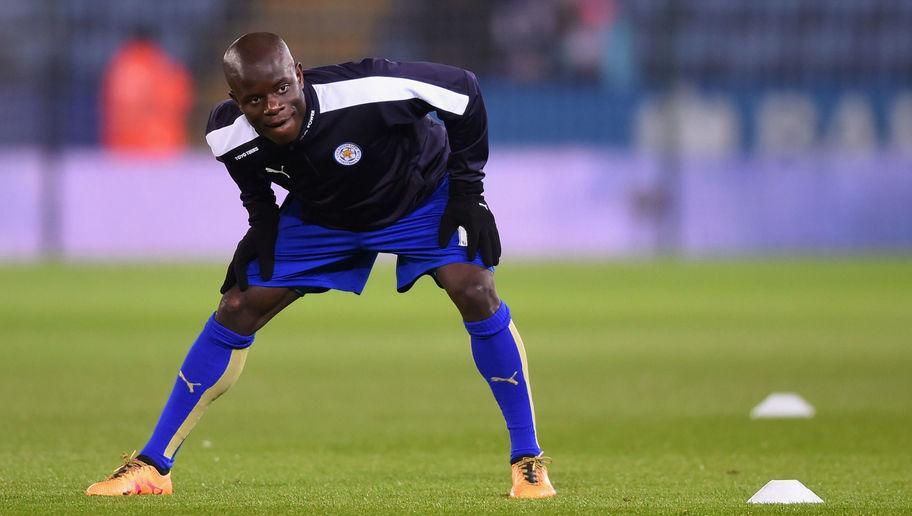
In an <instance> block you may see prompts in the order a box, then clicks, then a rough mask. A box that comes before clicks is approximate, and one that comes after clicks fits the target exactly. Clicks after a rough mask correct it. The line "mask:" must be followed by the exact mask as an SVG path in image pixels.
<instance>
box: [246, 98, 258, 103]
mask: <svg viewBox="0 0 912 516" xmlns="http://www.w3.org/2000/svg"><path fill="white" fill-rule="evenodd" d="M247 102H248V103H250V104H259V103H260V97H250V98H249V99H248V100H247Z"/></svg>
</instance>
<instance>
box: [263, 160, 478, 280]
mask: <svg viewBox="0 0 912 516" xmlns="http://www.w3.org/2000/svg"><path fill="white" fill-rule="evenodd" d="M447 184H448V182H447V180H446V178H444V179H443V181H441V182H440V185H439V186H438V187H437V190H435V191H434V193H433V194H432V195H431V197H430V198H429V199H428V200H427V201H425V203H424V204H422V205H421V206H419V207H418V208H416V209H415V210H414V211H413V212H411V213H409V214H408V215H406V216H405V217H402V218H401V219H399V220H398V221H396V222H395V223H393V224H392V225H390V226H387V227H385V228H382V229H377V230H374V231H363V232H355V231H345V230H341V229H329V228H326V227H323V226H318V225H316V224H308V223H306V222H303V221H302V220H301V218H300V217H299V215H298V214H299V213H301V205H300V202H299V201H297V200H294V199H291V200H289V201H288V202H286V203H285V204H284V205H283V206H282V210H281V213H280V218H279V235H278V239H277V240H276V248H275V271H274V273H273V275H272V279H271V280H269V281H264V280H263V279H262V278H261V277H260V265H259V263H258V262H257V260H254V261H252V262H251V263H250V266H249V267H248V268H247V275H248V281H249V283H250V284H251V285H258V286H262V287H286V288H290V289H294V290H297V291H298V292H300V293H307V292H326V291H327V290H329V289H335V290H344V291H347V292H354V293H355V294H360V293H361V291H362V290H364V285H365V284H366V283H367V278H368V276H369V275H370V271H371V267H372V266H373V265H374V260H375V259H376V258H377V253H391V254H395V255H396V256H397V261H396V283H397V285H396V287H397V290H398V291H399V292H405V291H407V290H408V289H410V288H412V285H413V284H414V283H415V281H417V280H418V278H420V277H421V276H422V275H424V274H429V273H433V271H435V270H436V269H437V268H438V267H441V266H443V265H447V264H450V263H474V264H476V265H478V266H480V267H484V263H483V262H482V261H481V256H480V255H479V256H476V257H475V259H474V260H469V259H468V257H467V256H466V248H465V245H464V242H463V245H460V242H459V234H458V233H459V232H457V233H454V234H453V237H452V238H451V239H450V245H449V246H447V247H446V248H444V249H441V248H440V247H439V246H438V245H437V232H438V228H439V226H440V217H441V216H442V215H443V210H444V208H445V207H446V203H447V200H448V197H449V195H448V188H447ZM489 270H491V271H493V270H494V268H493V267H490V268H489Z"/></svg>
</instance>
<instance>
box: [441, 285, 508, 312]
mask: <svg viewBox="0 0 912 516" xmlns="http://www.w3.org/2000/svg"><path fill="white" fill-rule="evenodd" d="M452 297H453V301H454V302H455V303H456V306H457V307H458V308H459V311H460V312H462V315H463V316H464V317H465V318H466V319H467V320H469V319H476V320H477V319H483V318H487V317H490V316H491V315H492V314H494V312H496V311H497V309H498V308H499V307H500V298H498V297H497V291H496V290H495V289H494V282H493V281H490V279H489V278H485V277H482V278H473V279H472V280H470V281H466V282H464V283H462V284H461V285H459V286H458V288H457V289H455V292H452Z"/></svg>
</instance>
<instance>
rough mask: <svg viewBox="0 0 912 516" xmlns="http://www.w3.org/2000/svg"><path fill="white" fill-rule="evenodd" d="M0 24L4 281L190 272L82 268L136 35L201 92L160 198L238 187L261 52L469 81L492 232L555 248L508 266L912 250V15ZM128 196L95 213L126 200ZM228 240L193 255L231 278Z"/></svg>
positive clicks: (203, 8)
mask: <svg viewBox="0 0 912 516" xmlns="http://www.w3.org/2000/svg"><path fill="white" fill-rule="evenodd" d="M0 23H2V25H3V27H5V30H4V31H2V33H0V42H2V43H3V44H2V45H0V64H2V67H3V70H4V73H3V74H2V75H0V93H2V96H3V99H4V100H5V101H4V102H2V103H0V115H2V116H3V118H4V119H5V120H8V121H15V123H4V124H0V145H2V146H3V147H4V148H6V149H8V150H7V151H5V152H4V154H5V155H4V157H2V158H0V176H2V177H3V181H4V184H5V185H6V186H5V188H4V191H3V192H2V193H0V198H2V199H3V200H4V201H6V202H4V206H3V207H0V214H2V215H3V217H2V219H4V222H0V230H2V231H0V233H2V234H3V236H0V257H4V256H6V257H25V258H31V257H37V256H42V255H54V254H58V255H63V256H65V257H66V256H85V257H98V256H109V255H113V256H123V257H140V258H144V257H150V256H163V257H167V256H184V254H182V253H181V246H182V245H184V243H185V240H186V239H182V240H180V239H179V241H175V242H171V243H169V242H167V241H165V240H162V241H161V242H158V243H157V244H155V245H152V248H151V249H146V248H144V249H145V251H142V253H140V252H139V251H135V247H134V246H131V245H126V244H124V240H123V237H118V238H113V237H112V240H111V241H110V242H107V243H106V244H105V245H102V246H101V247H98V248H96V247H90V248H85V246H81V245H80V243H79V242H80V238H81V237H80V236H79V234H78V233H74V231H75V230H74V229H73V228H74V227H82V226H83V225H85V224H83V222H85V221H88V220H91V219H92V218H93V217H99V218H103V217H104V216H106V214H104V213H98V211H97V205H90V204H88V201H85V202H81V201H80V199H73V198H72V196H73V195H76V194H77V189H73V188H70V186H67V185H74V184H79V183H81V182H82V181H86V180H92V181H97V182H110V181H109V180H108V179H106V178H105V176H104V175H103V174H102V176H98V174H99V173H100V172H99V170H97V169H98V168H99V167H105V170H106V171H107V172H108V173H111V174H120V175H123V174H129V173H131V172H134V173H135V169H137V168H149V167H148V165H147V164H145V163H140V161H142V159H143V158H141V157H133V158H132V160H133V161H132V162H131V161H130V158H128V157H125V156H120V157H119V158H118V160H115V161H112V160H111V157H110V156H106V155H105V152H104V151H103V150H100V143H99V142H100V141H101V140H100V134H101V132H102V131H101V127H100V124H101V117H100V116H99V113H100V102H101V93H100V92H101V79H102V77H103V75H104V71H105V69H106V66H107V65H108V63H109V62H110V60H111V58H112V56H113V55H114V54H115V52H117V50H118V49H119V48H120V47H121V46H122V45H123V44H124V43H125V42H127V41H129V40H130V39H131V38H132V37H134V36H135V35H136V34H137V33H138V32H140V31H142V32H143V33H146V34H152V35H153V36H154V38H155V40H156V41H158V42H159V44H160V45H161V46H162V48H163V49H164V50H165V51H166V52H167V53H168V54H169V55H171V56H172V57H173V58H174V59H175V60H177V61H178V62H180V63H182V64H183V65H185V66H186V67H187V68H188V69H189V70H190V72H191V74H192V77H193V83H194V84H195V98H194V104H193V107H192V109H191V111H190V113H191V114H190V116H189V118H188V120H187V125H188V127H189V134H190V135H191V137H190V140H191V148H190V149H188V150H187V157H186V159H182V158H181V159H178V158H174V159H178V161H180V162H179V163H178V162H176V161H174V160H172V161H171V162H169V163H167V164H160V165H161V169H162V170H161V171H160V173H159V175H160V176H161V177H163V178H165V177H166V176H168V175H169V174H174V175H176V176H177V177H184V176H186V175H187V174H193V173H199V174H203V175H205V177H206V178H211V181H212V183H213V185H214V184H215V183H218V182H224V176H222V175H220V174H219V171H218V167H217V164H216V163H215V162H214V161H211V160H209V162H210V163H209V164H208V165H203V166H201V165H200V163H203V162H205V160H203V159H202V157H201V156H202V155H204V154H205V152H206V149H205V148H204V147H203V146H204V140H203V138H202V132H203V126H204V124H205V119H206V116H207V114H208V110H209V108H210V107H211V106H212V104H213V103H214V102H217V101H218V100H220V99H222V98H224V96H225V86H224V85H223V82H222V78H221V73H220V67H219V59H220V56H221V52H222V50H223V49H224V48H225V47H226V46H227V44H228V43H230V42H231V41H232V40H233V39H234V38H236V37H237V36H238V35H240V34H242V33H244V32H248V31H253V30H270V31H274V32H277V33H280V34H282V35H283V36H284V37H285V38H286V39H287V41H288V43H289V45H290V46H291V48H292V51H293V53H294V54H295V55H296V56H297V57H298V58H299V59H300V60H301V61H302V62H303V63H304V64H305V66H316V65H320V64H328V63H334V62H339V61H344V60H351V59H357V58H360V57H364V56H368V55H374V56H384V57H390V58H394V59H420V60H432V61H441V62H447V63H451V64H455V65H459V66H463V67H466V68H469V69H472V70H473V71H475V72H476V73H477V74H478V76H479V77H480V78H481V82H482V86H483V88H484V90H485V95H486V101H487V105H488V110H489V115H490V118H491V131H490V134H491V139H492V142H493V144H494V152H493V153H492V159H491V163H490V166H489V173H490V174H491V175H492V176H494V177H498V178H500V179H492V181H491V185H490V189H491V191H492V195H496V196H497V197H499V198H498V199H497V202H495V203H494V206H495V209H496V210H497V213H498V217H499V218H500V219H501V220H502V221H503V223H504V224H507V225H511V224H514V223H517V224H520V223H521V222H522V221H523V220H526V221H528V218H527V217H528V216H531V215H536V214H537V217H536V219H535V222H536V223H537V224H538V226H539V227H541V228H544V229H542V233H543V235H542V236H540V237H533V236H529V235H528V234H526V235H525V236H522V237H520V236H517V235H516V232H519V231H521V229H517V230H515V231H513V230H507V231H505V232H504V233H505V234H506V235H508V236H507V237H506V238H507V244H511V242H510V241H509V240H510V239H511V238H512V239H513V241H512V244H514V245H512V246H511V245H508V246H507V252H508V253H509V252H510V250H511V249H513V250H514V252H516V253H517V254H521V255H530V256H531V255H549V254H552V253H554V252H556V251H557V249H558V248H559V247H560V246H561V245H562V244H563V242H562V241H561V239H560V236H562V235H569V234H572V233H574V232H573V229H574V228H576V227H578V226H587V227H588V228H589V230H590V231H591V232H590V233H589V235H588V236H587V237H583V236H580V237H578V238H577V237H574V239H573V240H572V241H573V242H574V243H573V246H572V247H571V248H572V249H574V250H575V251H578V252H579V254H582V255H594V256H605V255H609V254H610V255H626V254H648V255H651V254H655V253H683V254H693V255H705V254H720V253H721V254H730V253H736V254H743V253H757V252H759V253H770V252H774V253H780V252H808V251H811V252H829V251H834V250H835V251H839V252H857V251H871V250H874V251H882V250H891V251H896V250H907V249H909V248H910V247H912V224H909V223H908V222H907V220H908V213H909V212H908V208H907V207H908V206H909V205H912V179H910V178H909V174H908V170H909V168H910V167H909V165H910V164H912V67H910V66H909V63H910V59H912V38H909V37H908V28H909V27H910V26H912V3H910V2H898V1H895V0H845V1H838V2H837V1H832V0H804V1H801V2H795V1H792V0H766V1H763V2H751V1H748V0H496V1H486V0H452V1H446V2H442V1H441V2H428V1H423V0H335V1H325V2H322V1H320V2H317V1H315V2H306V3H302V2H296V1H292V0H261V1H242V0H230V1H216V0H192V1H185V0H180V1H179V0H158V1H156V2H146V1H142V0H68V1H55V0H36V1H26V0H12V1H11V2H6V3H5V4H4V9H2V10H0ZM530 153H532V154H531V155H534V156H537V157H539V158H540V159H537V160H533V161H530V160H529V159H527V158H528V156H529V155H530ZM152 168H155V167H152ZM190 169H192V170H190ZM555 180H557V181H561V180H565V181H566V182H567V183H566V188H559V190H561V192H562V195H564V196H565V197H563V198H560V199H548V198H546V197H545V195H546V194H547V193H548V190H547V188H548V186H547V185H548V184H551V183H553V182H554V181H555ZM162 181H163V182H162V185H167V184H169V183H168V181H169V180H168V179H163V180H162ZM201 181H202V182H203V183H201V185H200V188H201V190H200V192H198V193H197V195H199V196H206V197H208V194H206V193H205V192H207V191H211V190H212V188H215V186H213V185H209V184H208V183H206V180H205V179H203V180H201ZM114 183H118V182H117V181H115V182H114ZM112 184H113V183H112ZM131 184H132V183H130V182H129V181H127V182H126V183H125V184H124V186H123V188H124V189H125V190H124V191H123V192H121V193H112V191H110V190H104V189H99V190H97V192H98V195H99V198H98V199H94V200H93V201H92V202H103V200H104V198H105V196H109V195H124V196H130V195H135V194H136V192H133V191H131V186H130V185H131ZM530 185H539V187H540V188H545V190H542V191H532V188H533V187H532V186H530ZM571 185H572V186H571ZM229 186H230V185H229ZM165 187H166V186H161V188H165ZM49 188H50V189H51V190H50V191H49V190H48V189H49ZM143 188H146V189H147V192H148V193H147V195H143V196H140V197H143V198H147V199H148V204H143V203H142V202H139V203H138V204H137V203H136V202H134V203H133V206H136V213H135V214H133V215H132V216H135V217H143V214H144V213H146V214H147V215H146V216H147V217H148V218H149V221H148V224H147V225H148V226H150V227H154V226H156V225H161V224H162V222H161V221H160V220H157V219H155V218H154V216H152V215H148V213H149V212H150V211H154V208H155V207H156V206H157V205H158V203H160V202H161V200H160V199H158V198H156V186H155V185H154V184H152V183H149V182H148V181H146V182H145V183H144V184H143ZM517 188H522V189H523V190H525V191H527V194H528V195H529V196H531V197H530V198H535V199H539V200H540V202H542V203H546V204H547V203H552V204H559V205H562V206H567V205H575V206H577V207H578V211H579V213H576V214H571V215H568V214H566V213H565V212H562V211H560V210H557V209H551V208H544V209H541V208H540V207H538V209H536V210H534V213H532V214H530V213H527V212H528V211H529V210H527V209H526V208H525V207H524V206H522V205H521V204H518V203H510V198H511V197H514V196H511V195H509V194H510V192H511V191H515V190H516V189H517ZM55 189H56V190H55ZM219 191H220V192H221V191H222V190H219ZM78 195H80V196H83V197H82V199H86V197H85V196H86V195H88V194H87V193H86V192H85V191H82V190H78ZM228 197H229V198H227V199H226V198H224V196H223V197H222V198H218V199H211V202H212V203H213V204H219V203H224V205H225V208H224V209H223V208H217V209H215V208H213V209H212V210H211V212H213V213H221V212H222V211H224V212H225V213H228V210H230V209H232V207H233V204H232V203H233V202H234V201H233V199H232V198H230V195H229V196H228ZM498 202H499V204H498ZM207 203H208V199H207ZM89 206H96V208H95V209H94V210H95V211H93V209H91V208H89ZM219 206H221V204H219ZM235 211H236V210H235ZM238 215H239V217H238V218H239V220H240V222H239V223H238V224H239V225H242V222H243V221H242V216H241V215H242V214H238ZM183 216H187V217H191V216H192V213H190V212H187V213H185V214H184V215H183ZM11 219H12V220H15V221H16V222H15V224H11V223H9V222H6V221H8V220H11ZM72 219H75V220H77V221H79V222H74V223H70V222H68V220H72ZM593 221H596V222H597V223H595V222H593ZM68 224H69V225H68ZM145 226H146V225H137V226H136V227H137V228H139V227H145ZM593 226H594V227H593ZM238 231H239V230H238V229H237V228H236V227H232V228H229V230H228V231H226V234H224V235H222V236H221V237H219V238H216V239H215V240H214V241H212V245H211V246H208V247H204V248H200V249H196V251H194V252H191V253H189V254H188V255H189V256H193V257H205V256H218V255H220V254H221V253H222V252H223V251H224V250H226V249H230V247H231V245H232V241H233V240H234V238H235V237H234V236H232V235H235V234H236V233H238ZM127 233H129V231H127ZM526 233H528V232H526ZM153 234H154V232H153ZM509 235H514V236H512V237H511V236H509ZM146 237H147V238H151V241H152V242H154V241H155V239H154V238H153V237H149V233H146ZM162 238H165V235H162ZM568 238H569V237H568ZM130 249H133V251H129V252H128V251H127V250H130ZM118 250H120V251H123V252H118ZM156 250H157V251H160V252H154V251H156ZM146 253H151V254H146Z"/></svg>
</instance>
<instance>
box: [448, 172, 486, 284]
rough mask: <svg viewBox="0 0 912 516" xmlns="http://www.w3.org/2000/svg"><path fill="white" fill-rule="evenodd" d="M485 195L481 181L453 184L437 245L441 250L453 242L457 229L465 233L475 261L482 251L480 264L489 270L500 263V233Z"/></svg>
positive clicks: (470, 253) (468, 249)
mask: <svg viewBox="0 0 912 516" xmlns="http://www.w3.org/2000/svg"><path fill="white" fill-rule="evenodd" d="M481 193H482V186H481V183H480V182H475V183H468V182H466V181H458V180H451V181H450V200H449V202H448V203H447V206H446V209H445V210H444V211H443V217H441V218H440V233H439V234H438V236H437V243H438V245H440V247H441V248H444V247H446V246H447V245H448V244H449V243H450V238H451V237H452V236H453V232H454V231H456V228H457V227H459V226H462V227H463V228H465V230H466V237H467V240H468V241H467V242H466V243H467V244H468V245H467V247H466V255H467V256H468V257H469V260H474V259H475V255H476V254H478V252H481V261H483V262H484V264H485V265H486V266H488V267H490V266H492V265H497V264H498V263H500V234H499V233H498V232H497V225H496V224H495V223H494V214H493V213H491V210H490V209H489V208H488V203H487V202H485V198H484V196H483V195H481Z"/></svg>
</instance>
